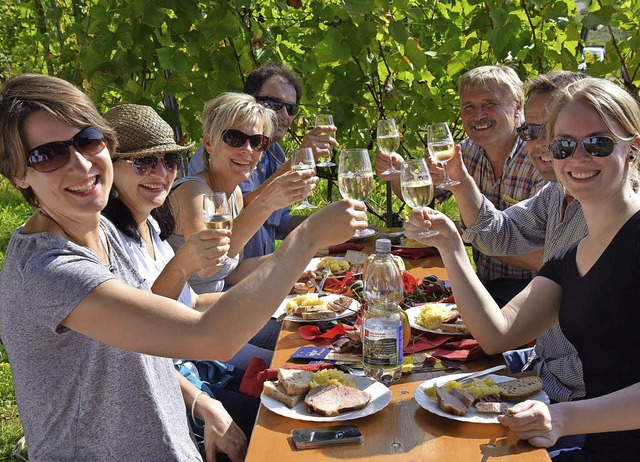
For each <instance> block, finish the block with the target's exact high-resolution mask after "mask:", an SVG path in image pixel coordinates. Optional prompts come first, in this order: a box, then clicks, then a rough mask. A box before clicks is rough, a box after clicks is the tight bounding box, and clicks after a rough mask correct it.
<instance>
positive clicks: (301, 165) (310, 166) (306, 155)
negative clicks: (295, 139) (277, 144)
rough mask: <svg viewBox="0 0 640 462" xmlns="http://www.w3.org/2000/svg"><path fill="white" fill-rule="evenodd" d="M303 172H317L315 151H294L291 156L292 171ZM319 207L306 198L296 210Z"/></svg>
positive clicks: (304, 149) (301, 149)
mask: <svg viewBox="0 0 640 462" xmlns="http://www.w3.org/2000/svg"><path fill="white" fill-rule="evenodd" d="M302 170H313V171H314V172H315V170H316V165H315V161H314V159H313V150H312V149H311V148H299V149H294V150H293V154H291V171H292V172H300V171H302ZM317 208H318V207H317V206H315V205H313V204H311V203H310V202H309V198H308V196H304V199H303V201H302V202H301V203H300V205H298V206H297V207H296V208H295V209H294V210H303V209H317Z"/></svg>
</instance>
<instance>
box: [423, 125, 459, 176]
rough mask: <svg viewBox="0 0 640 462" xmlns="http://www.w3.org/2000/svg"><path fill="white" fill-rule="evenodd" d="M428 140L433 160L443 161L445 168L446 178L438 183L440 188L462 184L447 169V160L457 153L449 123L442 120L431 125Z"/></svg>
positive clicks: (428, 129)
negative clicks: (453, 178)
mask: <svg viewBox="0 0 640 462" xmlns="http://www.w3.org/2000/svg"><path fill="white" fill-rule="evenodd" d="M427 142H428V144H427V147H428V149H429V154H431V157H433V160H435V161H436V162H439V163H441V164H442V168H443V169H444V179H443V180H442V183H440V184H439V185H438V188H445V187H447V186H455V185H457V184H460V182H459V181H455V180H452V179H451V178H450V177H449V171H448V170H447V162H449V161H450V160H451V158H452V157H453V155H454V154H455V143H454V142H453V136H451V131H450V130H449V124H447V123H446V122H442V123H438V124H433V125H429V127H428V128H427Z"/></svg>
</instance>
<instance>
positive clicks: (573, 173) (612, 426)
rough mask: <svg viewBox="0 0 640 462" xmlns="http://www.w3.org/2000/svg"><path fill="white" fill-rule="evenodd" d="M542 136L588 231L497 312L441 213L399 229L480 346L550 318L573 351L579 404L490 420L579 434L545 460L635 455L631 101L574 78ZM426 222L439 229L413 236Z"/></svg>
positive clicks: (525, 333) (639, 386)
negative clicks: (422, 255)
mask: <svg viewBox="0 0 640 462" xmlns="http://www.w3.org/2000/svg"><path fill="white" fill-rule="evenodd" d="M547 131H548V138H549V140H550V142H549V151H550V152H551V155H552V157H553V169H554V171H555V174H556V177H557V179H558V181H559V182H560V183H561V184H562V185H563V186H564V187H565V188H566V190H567V192H568V193H569V194H571V195H572V196H573V197H574V198H575V199H576V200H579V201H580V203H581V204H582V210H583V212H584V217H585V220H586V222H587V226H588V230H589V232H588V234H587V235H586V236H585V237H584V238H583V239H582V240H580V241H579V242H578V243H576V244H574V245H571V246H568V247H566V248H564V249H562V250H560V251H559V252H558V253H556V254H555V255H554V256H553V257H551V258H550V259H549V260H548V261H547V262H546V263H545V265H544V266H543V267H542V269H541V270H540V272H539V273H538V275H537V276H536V277H535V278H534V279H533V281H532V282H531V283H530V284H529V286H528V287H527V288H526V289H525V290H524V291H522V292H521V293H520V294H518V295H517V296H516V297H515V298H514V299H513V300H512V301H511V302H509V303H508V304H507V305H506V306H505V307H504V308H503V309H502V311H500V309H498V307H497V306H496V304H495V303H494V302H493V301H492V300H491V298H490V297H489V295H488V294H487V293H486V291H485V290H484V289H483V287H482V285H481V284H480V283H479V281H478V280H477V278H476V277H475V275H474V273H473V269H472V268H471V266H470V264H469V262H468V260H467V258H466V255H465V252H464V246H463V244H462V241H461V239H460V237H459V234H458V232H457V231H456V228H455V226H454V225H453V223H452V222H451V220H449V219H448V218H446V217H445V216H444V215H442V214H440V213H438V212H435V211H433V210H428V211H426V212H424V213H423V212H420V211H418V210H414V211H413V213H412V216H411V219H410V221H409V222H408V223H407V224H406V233H407V235H408V236H410V237H413V238H416V239H419V240H422V241H423V242H425V243H428V244H431V245H435V246H436V247H437V248H438V250H439V251H440V253H441V255H442V258H443V260H444V263H445V266H446V268H447V272H448V274H449V278H450V280H451V285H452V287H453V290H454V293H455V294H456V302H457V305H458V309H459V310H460V313H461V315H462V316H463V317H464V320H465V322H466V324H467V325H468V326H469V329H470V331H471V332H472V333H473V335H474V337H475V338H476V339H477V340H478V341H479V342H480V345H481V346H482V348H483V349H484V350H485V351H486V352H487V353H497V352H501V351H504V350H507V349H509V348H513V347H516V346H518V345H522V344H524V343H526V342H528V341H529V340H531V339H532V338H534V337H535V336H537V335H539V334H541V333H543V332H544V331H546V329H548V328H549V327H551V326H552V325H553V324H555V323H556V322H558V321H559V322H560V327H561V329H562V331H563V333H564V334H565V335H566V337H567V339H568V340H569V341H570V342H571V343H572V344H573V345H574V346H575V348H576V350H577V351H578V355H579V356H580V359H581V361H582V365H583V375H584V382H585V386H586V396H585V399H584V400H579V401H571V402H563V403H557V404H552V405H549V406H547V405H545V404H543V403H541V402H537V401H525V402H523V403H519V404H516V405H515V406H513V407H512V408H511V409H510V410H509V412H508V414H507V415H505V416H499V417H498V420H499V421H500V422H501V423H502V424H503V425H506V426H508V427H510V428H511V429H512V430H513V431H515V432H516V434H517V435H518V436H519V437H520V438H521V439H526V440H528V441H529V442H530V443H531V444H533V445H534V446H542V447H550V446H552V445H553V444H554V443H555V442H556V440H557V439H558V438H559V437H561V436H563V435H575V434H587V438H586V442H585V444H584V446H583V448H582V449H580V450H579V449H576V450H573V451H569V452H562V453H560V454H559V455H557V456H556V457H555V459H554V460H558V461H583V460H584V461H587V460H588V461H604V460H607V461H628V460H635V459H637V455H638V453H639V451H640V414H638V411H637V409H638V406H639V405H640V368H638V367H635V364H637V352H638V351H640V338H639V337H638V336H637V335H633V332H630V329H633V328H634V327H632V326H636V325H638V323H640V279H639V274H640V246H639V245H638V235H639V234H640V195H639V194H638V186H639V181H638V170H637V169H638V150H639V148H640V107H639V106H638V103H637V102H636V101H635V100H634V99H633V97H632V96H631V95H629V94H628V93H627V92H625V91H624V90H623V89H621V88H620V87H618V86H617V85H615V84H614V83H612V82H610V81H607V80H604V79H594V78H587V79H583V80H581V81H578V82H575V83H573V84H571V85H569V86H567V87H566V89H565V90H563V91H562V92H560V93H559V95H558V96H557V97H556V98H555V102H554V104H553V106H552V109H551V110H550V113H549V117H548V119H547ZM425 228H433V229H437V230H439V231H440V234H439V235H438V236H436V237H434V238H431V239H421V238H420V233H419V232H420V230H423V229H425ZM594 334H597V337H598V338H597V340H596V339H594V337H593V336H594Z"/></svg>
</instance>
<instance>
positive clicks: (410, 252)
mask: <svg viewBox="0 0 640 462" xmlns="http://www.w3.org/2000/svg"><path fill="white" fill-rule="evenodd" d="M391 253H392V254H394V255H399V256H401V257H402V258H407V259H409V260H418V259H419V258H425V257H429V256H431V255H435V254H437V253H438V251H437V250H436V248H435V247H405V248H403V249H396V250H393V251H392V252H391Z"/></svg>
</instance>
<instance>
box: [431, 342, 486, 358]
mask: <svg viewBox="0 0 640 462" xmlns="http://www.w3.org/2000/svg"><path fill="white" fill-rule="evenodd" d="M433 356H435V357H436V358H440V359H449V360H451V361H460V362H464V361H473V360H475V359H480V358H484V357H486V356H487V354H486V353H485V352H484V351H482V348H480V345H479V344H478V342H477V341H476V340H474V339H472V338H465V339H462V340H460V341H458V342H448V343H445V344H443V345H442V346H441V347H440V348H438V349H437V350H436V352H435V353H434V354H433Z"/></svg>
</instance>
